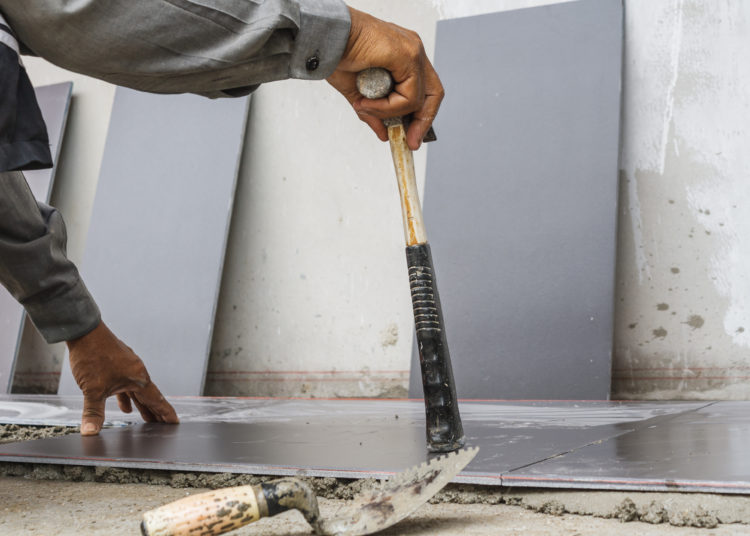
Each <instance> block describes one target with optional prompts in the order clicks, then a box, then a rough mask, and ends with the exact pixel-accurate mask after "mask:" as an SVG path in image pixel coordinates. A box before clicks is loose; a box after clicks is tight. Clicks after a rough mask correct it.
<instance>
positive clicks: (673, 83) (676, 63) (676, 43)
mask: <svg viewBox="0 0 750 536" xmlns="http://www.w3.org/2000/svg"><path fill="white" fill-rule="evenodd" d="M684 7H685V5H684V0H677V7H676V18H677V20H676V21H675V23H674V32H673V34H672V46H671V51H670V65H671V67H672V76H671V78H670V80H669V84H668V86H667V103H666V106H664V120H663V121H662V134H661V166H660V168H659V173H661V174H663V173H664V166H665V165H666V162H667V143H668V140H669V130H670V128H671V127H672V116H673V114H674V90H675V87H677V79H678V78H679V76H680V50H681V49H682V13H683V11H682V10H683V8H684Z"/></svg>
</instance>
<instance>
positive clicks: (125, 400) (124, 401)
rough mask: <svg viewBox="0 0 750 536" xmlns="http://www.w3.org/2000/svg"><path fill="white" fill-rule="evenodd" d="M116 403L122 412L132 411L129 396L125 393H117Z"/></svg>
mask: <svg viewBox="0 0 750 536" xmlns="http://www.w3.org/2000/svg"><path fill="white" fill-rule="evenodd" d="M117 405H118V406H120V411H122V412H123V413H132V412H133V405H132V404H131V403H130V397H129V396H128V395H127V393H117Z"/></svg>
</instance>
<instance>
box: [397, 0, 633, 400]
mask: <svg viewBox="0 0 750 536" xmlns="http://www.w3.org/2000/svg"><path fill="white" fill-rule="evenodd" d="M622 36H623V34H622V6H621V2H620V0H581V1H578V2H571V3H565V4H558V5H551V6H545V7H537V8H531V9H522V10H517V11H509V12H504V13H496V14H491V15H483V16H478V17H469V18H465V19H455V20H446V21H441V22H439V23H438V30H437V41H436V52H435V58H436V67H437V71H438V72H439V73H440V76H441V79H442V81H443V83H444V85H445V87H446V95H447V97H446V99H445V101H444V103H443V105H442V107H441V112H440V114H439V115H438V117H437V119H436V130H437V132H438V137H439V140H438V142H437V143H435V144H431V146H430V147H429V150H428V151H429V152H428V160H427V182H426V186H425V195H424V213H425V220H426V223H427V229H428V235H429V239H430V243H431V244H432V250H433V255H434V261H435V269H436V276H437V280H438V285H439V287H440V293H441V294H440V298H441V301H442V305H443V312H444V315H445V322H446V326H447V334H448V344H449V346H450V349H451V358H452V360H453V366H454V372H455V378H456V384H457V390H458V395H459V396H460V397H463V398H545V399H549V398H551V399H581V398H583V399H607V398H608V397H609V388H610V353H611V348H612V324H613V301H614V298H613V292H614V276H615V237H616V235H615V224H616V220H617V169H618V138H619V113H620V68H621V51H622ZM419 376H420V375H419V368H418V364H417V361H416V354H415V356H414V359H413V363H412V375H411V385H410V394H411V396H421V392H422V389H421V385H420V382H419Z"/></svg>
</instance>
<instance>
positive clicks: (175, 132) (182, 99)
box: [59, 88, 248, 395]
mask: <svg viewBox="0 0 750 536" xmlns="http://www.w3.org/2000/svg"><path fill="white" fill-rule="evenodd" d="M247 103H248V99H223V100H216V101H211V100H209V99H205V98H202V97H197V96H194V95H152V94H147V93H140V92H137V91H133V90H129V89H123V88H118V89H117V93H116V95H115V101H114V106H113V108H112V118H111V120H110V126H109V133H108V135H107V144H106V147H105V150H104V157H103V160H102V169H101V173H100V177H99V184H98V187H97V192H96V198H95V201H94V209H93V214H92V217H91V223H90V227H89V229H90V230H89V235H88V239H87V241H86V251H85V253H84V259H83V263H82V266H81V272H82V274H83V278H84V280H85V282H86V285H87V286H88V288H89V289H90V290H91V293H92V294H93V296H94V298H95V299H96V301H97V302H98V304H99V307H100V309H101V310H102V316H103V318H104V320H105V322H107V324H108V325H109V326H110V328H112V330H113V331H114V332H115V333H116V334H117V335H118V336H119V337H120V338H121V339H122V340H123V341H125V342H126V343H127V344H128V345H129V346H131V347H132V348H133V349H134V350H135V351H136V353H138V354H139V355H140V356H141V358H142V359H143V360H144V361H145V362H146V364H147V366H148V369H149V372H150V374H151V378H152V379H153V380H154V381H155V382H156V383H157V385H159V387H160V388H161V389H162V391H163V392H164V393H165V394H172V395H200V394H202V390H203V381H204V375H205V367H206V361H207V359H208V353H209V346H210V343H211V333H212V330H213V322H214V313H215V308H216V301H217V297H218V289H219V281H220V277H221V272H222V266H223V262H224V252H225V247H226V237H227V230H228V226H229V221H230V214H231V211H232V205H233V199H234V192H235V184H236V179H237V170H238V165H239V158H240V153H241V148H242V145H243V138H244V131H245V119H246V116H247ZM66 361H67V360H66ZM59 392H60V393H61V394H68V393H77V392H78V389H77V387H76V385H75V382H74V381H73V378H72V375H71V374H70V368H69V366H68V365H67V362H66V364H65V365H64V366H63V373H62V377H61V381H60V389H59Z"/></svg>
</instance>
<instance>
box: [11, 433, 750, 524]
mask: <svg viewBox="0 0 750 536" xmlns="http://www.w3.org/2000/svg"><path fill="white" fill-rule="evenodd" d="M77 431H78V429H77V428H73V427H60V426H56V427H36V426H18V425H0V441H1V442H12V441H25V440H30V439H36V438H40V437H54V436H59V435H67V434H71V433H77ZM0 477H21V478H24V479H32V480H46V481H71V482H86V483H108V484H128V485H131V484H147V485H152V486H165V487H169V488H176V489H181V488H193V489H195V488H199V489H217V488H223V487H230V486H239V485H246V484H258V483H261V482H267V481H269V480H274V479H275V478H277V477H271V476H255V475H246V474H232V473H193V472H177V471H157V470H148V469H121V468H112V467H86V466H76V465H52V464H30V463H0ZM302 480H305V481H306V482H307V483H308V484H310V486H312V488H313V490H314V491H315V494H316V495H317V496H319V497H323V498H325V499H330V500H350V499H352V498H354V497H355V496H356V495H357V494H358V493H359V492H360V491H361V489H362V487H363V486H365V487H366V486H370V485H372V484H373V482H374V481H373V480H372V479H365V480H349V479H338V478H303V479H302ZM430 503H431V504H433V505H441V504H443V505H446V504H452V505H488V506H492V505H507V506H517V507H521V508H523V509H525V510H528V511H531V512H535V513H540V514H546V515H551V516H565V515H569V514H577V515H583V516H591V517H596V518H603V519H616V520H619V521H621V522H633V521H640V522H643V523H649V524H653V525H658V524H663V525H672V526H675V527H696V528H706V529H714V528H717V527H720V526H721V525H729V524H734V526H735V527H737V528H739V527H740V526H744V527H743V530H745V529H748V530H750V529H749V528H748V527H747V525H750V496H741V495H718V494H705V493H662V492H619V491H591V492H587V491H579V490H543V489H530V488H516V489H513V488H499V487H490V486H475V485H462V484H457V485H449V486H447V487H446V488H445V489H444V490H443V491H441V492H440V493H438V494H437V495H436V496H435V497H434V498H433V499H432V500H431V501H430ZM743 534H744V532H743Z"/></svg>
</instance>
